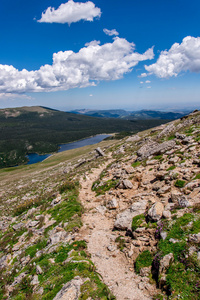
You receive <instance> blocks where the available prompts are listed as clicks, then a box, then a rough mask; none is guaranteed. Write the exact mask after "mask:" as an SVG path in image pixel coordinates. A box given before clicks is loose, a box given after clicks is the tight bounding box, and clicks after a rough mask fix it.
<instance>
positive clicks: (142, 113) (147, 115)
mask: <svg viewBox="0 0 200 300" xmlns="http://www.w3.org/2000/svg"><path fill="white" fill-rule="evenodd" d="M71 113H74V114H80V115H87V116H91V117H98V118H123V119H126V120H150V119H160V120H175V119H179V118H181V117H182V116H184V115H185V113H181V112H163V111H157V110H145V109H144V110H139V111H126V110H123V109H109V110H90V109H76V110H73V111H71Z"/></svg>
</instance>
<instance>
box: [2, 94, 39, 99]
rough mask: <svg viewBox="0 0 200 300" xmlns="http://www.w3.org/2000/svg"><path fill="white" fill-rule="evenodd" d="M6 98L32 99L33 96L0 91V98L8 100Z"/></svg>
mask: <svg viewBox="0 0 200 300" xmlns="http://www.w3.org/2000/svg"><path fill="white" fill-rule="evenodd" d="M8 99H9V100H16V99H22V100H32V99H33V98H32V97H31V96H27V95H25V94H14V93H0V100H8Z"/></svg>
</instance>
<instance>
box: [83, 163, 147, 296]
mask: <svg viewBox="0 0 200 300" xmlns="http://www.w3.org/2000/svg"><path fill="white" fill-rule="evenodd" d="M111 161H112V160H111V159H110V160H108V161H107V162H106V164H104V165H103V166H100V167H99V168H98V169H92V170H91V173H90V174H87V175H86V176H84V177H83V178H82V179H81V181H80V183H81V186H82V187H81V189H80V194H79V198H80V201H81V203H82V204H83V206H84V208H85V213H84V214H83V219H82V221H83V224H84V225H83V226H82V228H81V230H80V233H79V234H80V236H79V237H80V238H81V239H84V240H86V241H87V243H88V251H89V253H90V254H91V260H92V261H93V263H94V264H95V266H96V268H97V272H98V273H99V274H101V276H102V279H103V281H104V283H105V284H106V285H107V286H108V287H109V288H110V290H111V292H112V293H113V294H114V295H115V297H116V299H117V300H125V299H126V300H149V299H152V297H151V296H149V294H148V292H147V291H145V292H146V293H145V294H144V292H143V291H142V290H141V289H139V288H138V283H140V279H139V278H138V276H137V275H136V274H135V273H134V270H133V265H130V263H129V262H128V260H127V259H126V257H125V255H124V254H123V253H122V252H121V251H120V250H119V249H117V248H116V244H115V242H114V241H115V239H116V237H117V236H118V234H117V233H116V232H114V231H112V229H113V224H114V219H113V217H112V216H110V215H109V214H107V213H104V212H103V211H102V206H101V205H100V203H99V199H98V197H97V198H96V197H95V193H94V192H93V191H92V190H91V187H92V184H93V182H94V181H95V180H97V179H98V177H99V175H100V173H101V172H102V171H103V170H104V169H105V167H106V166H107V165H108V164H109V163H110V162H111ZM108 246H110V250H111V251H109V250H108V248H107V247H108Z"/></svg>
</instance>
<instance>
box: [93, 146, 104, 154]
mask: <svg viewBox="0 0 200 300" xmlns="http://www.w3.org/2000/svg"><path fill="white" fill-rule="evenodd" d="M95 150H96V152H97V154H98V155H99V156H104V153H103V151H102V150H101V148H100V147H98V148H96V149H95Z"/></svg>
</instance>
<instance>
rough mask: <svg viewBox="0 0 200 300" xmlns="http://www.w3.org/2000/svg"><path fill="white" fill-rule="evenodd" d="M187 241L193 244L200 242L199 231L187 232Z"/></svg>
mask: <svg viewBox="0 0 200 300" xmlns="http://www.w3.org/2000/svg"><path fill="white" fill-rule="evenodd" d="M189 242H193V243H195V244H198V243H200V232H199V233H197V234H189Z"/></svg>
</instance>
